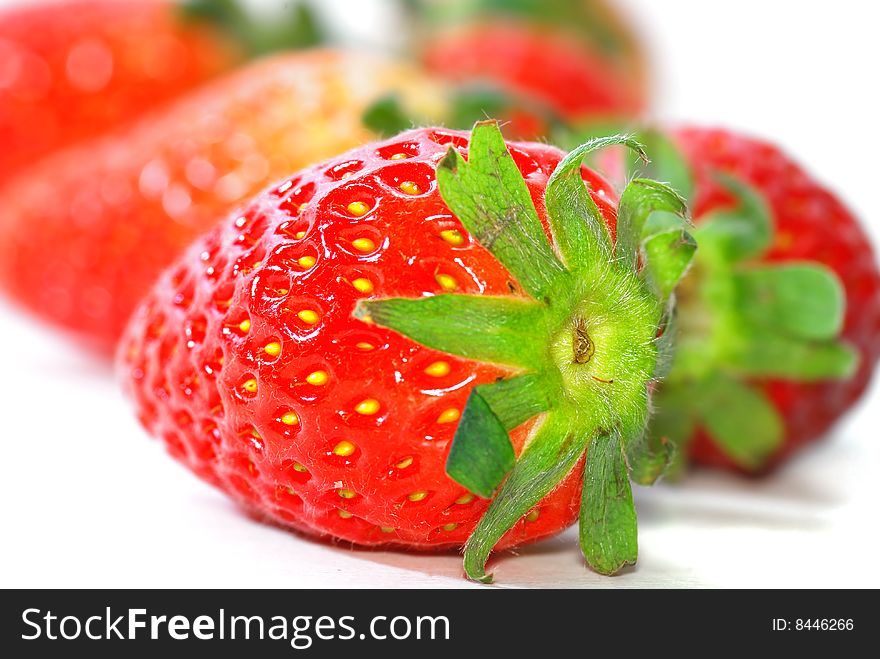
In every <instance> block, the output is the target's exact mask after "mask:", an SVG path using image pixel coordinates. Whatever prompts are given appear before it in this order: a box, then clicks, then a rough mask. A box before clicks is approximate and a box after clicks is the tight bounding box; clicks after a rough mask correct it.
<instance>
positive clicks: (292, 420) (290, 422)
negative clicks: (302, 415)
mask: <svg viewBox="0 0 880 659" xmlns="http://www.w3.org/2000/svg"><path fill="white" fill-rule="evenodd" d="M281 423H283V424H284V425H285V426H298V425H299V417H298V416H297V415H296V412H285V413H284V414H282V415H281Z"/></svg>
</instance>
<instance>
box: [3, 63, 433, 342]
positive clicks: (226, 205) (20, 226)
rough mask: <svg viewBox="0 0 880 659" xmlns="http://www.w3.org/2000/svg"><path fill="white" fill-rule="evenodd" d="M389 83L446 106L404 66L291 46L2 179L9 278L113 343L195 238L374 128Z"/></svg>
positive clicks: (57, 318) (62, 318)
mask: <svg viewBox="0 0 880 659" xmlns="http://www.w3.org/2000/svg"><path fill="white" fill-rule="evenodd" d="M389 90H397V91H399V92H400V93H401V94H403V95H404V96H405V97H406V98H410V99H414V101H423V102H424V103H426V104H428V105H430V106H432V107H433V106H436V105H437V104H438V103H437V102H435V101H434V99H435V98H437V97H438V96H439V92H437V91H435V88H434V86H433V85H432V84H431V83H430V82H429V81H428V80H426V79H425V78H424V77H423V76H421V75H420V74H419V73H418V72H417V71H416V70H414V69H412V68H409V67H407V66H404V65H399V64H396V63H393V62H388V61H385V60H380V59H376V58H374V57H371V56H368V55H363V54H354V53H344V52H335V51H313V52H310V53H300V54H291V55H282V56H277V57H275V58H272V59H265V60H261V61H259V62H256V63H254V64H252V65H250V66H249V67H247V68H244V69H242V70H241V71H239V72H237V73H235V74H233V75H231V76H229V77H226V78H223V79H220V80H218V81H216V82H214V83H211V84H209V85H207V86H205V87H203V88H202V89H201V90H199V91H198V92H196V93H193V94H190V95H187V96H185V97H183V98H181V99H180V100H179V101H177V102H176V103H174V104H172V105H170V106H168V107H167V108H166V109H165V110H164V111H162V112H158V113H154V114H152V115H150V116H149V117H147V118H145V119H144V120H143V121H142V122H140V123H138V124H137V125H135V126H133V127H131V128H124V129H122V130H120V131H117V132H116V133H114V134H111V135H108V136H105V137H102V138H100V139H98V140H94V141H90V142H87V143H84V144H82V145H78V146H76V147H72V148H70V149H68V150H65V151H62V152H59V153H57V154H55V155H54V156H51V157H49V158H47V159H44V160H43V161H42V162H40V163H39V164H37V165H35V166H33V167H31V168H30V169H28V170H26V171H25V172H23V173H22V174H21V175H20V176H19V177H17V178H15V179H12V180H10V181H7V182H6V184H5V186H3V188H2V189H0V282H2V285H3V286H4V287H5V288H6V290H7V291H8V292H9V293H11V295H12V296H13V297H14V298H16V299H17V300H18V301H19V302H21V303H22V304H23V305H25V306H26V307H28V308H30V309H31V310H32V311H34V312H36V313H37V314H38V315H40V316H42V317H43V318H45V319H47V320H50V321H52V322H54V323H57V324H60V325H62V326H64V327H66V328H69V329H72V330H75V331H77V332H79V333H80V334H81V335H83V336H84V337H86V338H89V339H91V340H92V341H93V342H94V343H96V344H97V345H98V347H99V348H102V349H104V350H105V351H110V350H112V348H113V346H114V345H115V341H116V339H117V337H118V336H119V333H120V332H121V331H122V328H123V326H124V324H125V321H126V319H127V318H128V315H129V314H130V312H131V310H132V309H133V308H134V306H135V305H136V304H137V302H138V300H139V299H140V297H141V296H142V295H143V294H144V293H145V292H146V290H147V289H148V287H149V286H150V284H152V282H153V281H154V279H155V278H156V276H157V275H158V273H159V272H160V271H161V270H162V268H163V267H165V266H166V265H167V264H168V263H170V262H171V261H172V260H173V259H174V258H175V257H176V256H177V254H179V253H180V251H182V249H183V248H184V247H185V246H186V245H188V244H189V243H190V242H192V240H193V239H195V237H196V236H197V235H198V234H199V233H201V232H202V231H204V230H206V229H207V228H209V227H210V226H212V225H213V224H214V222H216V221H217V218H219V217H222V216H223V215H225V214H226V213H227V212H229V211H230V210H231V209H232V208H234V207H235V205H237V204H238V203H240V202H241V201H242V200H243V199H245V198H247V197H248V196H250V195H252V194H254V193H255V192H257V191H258V190H260V189H262V188H263V187H265V186H266V185H267V184H268V183H270V182H271V181H273V180H277V179H278V178H280V177H281V176H284V175H285V174H287V173H289V172H291V171H294V170H296V169H298V168H301V167H304V166H306V165H308V164H311V163H312V162H315V161H317V160H320V159H322V158H325V157H328V156H329V155H332V154H335V153H339V152H340V151H343V150H345V149H348V148H351V147H352V146H355V145H357V144H362V143H364V142H367V141H369V140H370V139H372V138H373V134H372V133H371V132H370V131H368V130H366V129H365V128H364V127H363V126H362V124H361V115H362V113H363V112H364V109H365V108H366V107H367V106H368V105H369V104H370V103H371V102H372V101H373V100H374V99H375V98H376V97H377V96H379V95H381V94H383V93H385V92H387V91H389Z"/></svg>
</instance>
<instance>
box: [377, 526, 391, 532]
mask: <svg viewBox="0 0 880 659" xmlns="http://www.w3.org/2000/svg"><path fill="white" fill-rule="evenodd" d="M379 530H380V531H382V533H394V527H393V526H380V527H379Z"/></svg>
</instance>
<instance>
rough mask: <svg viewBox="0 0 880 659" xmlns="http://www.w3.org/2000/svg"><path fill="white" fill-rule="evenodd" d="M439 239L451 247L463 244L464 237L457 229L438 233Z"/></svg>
mask: <svg viewBox="0 0 880 659" xmlns="http://www.w3.org/2000/svg"><path fill="white" fill-rule="evenodd" d="M440 237H441V238H442V239H443V240H445V241H446V242H448V243H449V244H450V245H452V246H453V247H458V246H459V245H463V244H464V236H463V235H462V233H461V231H459V230H458V229H447V230H446V231H441V232H440Z"/></svg>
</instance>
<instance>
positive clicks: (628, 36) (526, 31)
mask: <svg viewBox="0 0 880 659" xmlns="http://www.w3.org/2000/svg"><path fill="white" fill-rule="evenodd" d="M416 4H417V5H419V6H421V10H422V14H423V15H425V16H426V17H427V18H426V20H425V22H426V23H427V25H426V27H425V29H424V30H423V35H422V38H421V39H420V40H419V47H420V48H421V56H422V59H423V61H424V62H425V65H426V66H427V68H428V69H429V70H430V71H432V72H433V73H436V74H437V75H439V76H442V77H445V78H447V79H449V80H451V81H454V82H456V83H476V84H488V85H491V86H496V87H499V88H500V89H501V90H504V91H507V92H510V93H513V94H514V95H518V96H520V97H522V98H524V99H529V101H530V102H534V101H537V102H539V103H541V104H543V105H544V106H546V107H547V108H549V109H551V110H552V111H553V112H555V113H556V114H558V115H560V116H561V117H562V118H563V119H565V120H568V121H584V120H597V119H604V118H607V117H618V116H630V115H633V114H637V113H639V112H640V111H641V110H642V109H643V108H644V106H645V100H646V99H645V95H646V93H645V75H644V69H645V67H644V62H643V57H642V54H641V52H640V48H639V45H638V41H637V39H636V38H635V37H634V36H633V34H632V32H631V30H630V28H629V27H628V26H627V25H626V23H625V21H623V20H622V19H621V17H620V16H619V15H618V14H617V13H616V11H615V10H614V9H613V8H612V7H611V6H610V5H609V4H608V3H607V2H605V0H578V1H577V2H572V1H571V0H549V1H548V0H540V1H537V0H525V1H520V2H512V3H499V2H497V1H494V0H453V1H452V2H448V1H447V0H443V1H442V2H439V1H438V2H432V1H431V0H422V1H421V2H418V3H416ZM438 26H439V27H438ZM526 110H528V108H527V107H526V108H523V110H522V111H520V112H519V113H517V114H516V115H515V116H513V117H512V119H514V120H515V122H516V126H517V127H518V128H519V129H520V130H519V132H520V134H528V129H529V128H530V127H531V128H532V130H533V132H532V134H533V135H534V136H535V137H538V136H540V135H541V134H542V132H541V131H542V130H543V128H544V127H543V126H542V123H541V122H540V121H538V123H537V124H535V123H534V122H535V120H536V119H537V117H534V116H531V114H532V113H530V112H527V111H526Z"/></svg>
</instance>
